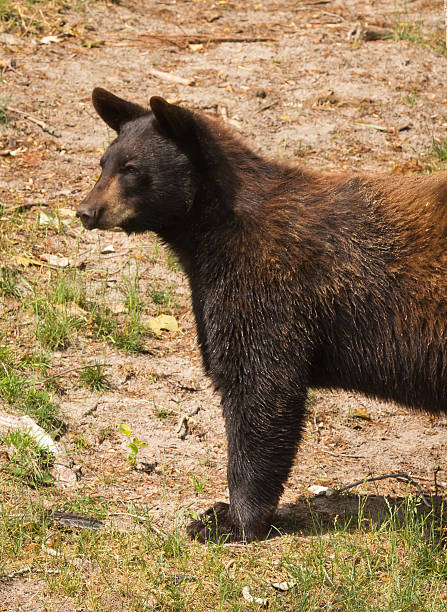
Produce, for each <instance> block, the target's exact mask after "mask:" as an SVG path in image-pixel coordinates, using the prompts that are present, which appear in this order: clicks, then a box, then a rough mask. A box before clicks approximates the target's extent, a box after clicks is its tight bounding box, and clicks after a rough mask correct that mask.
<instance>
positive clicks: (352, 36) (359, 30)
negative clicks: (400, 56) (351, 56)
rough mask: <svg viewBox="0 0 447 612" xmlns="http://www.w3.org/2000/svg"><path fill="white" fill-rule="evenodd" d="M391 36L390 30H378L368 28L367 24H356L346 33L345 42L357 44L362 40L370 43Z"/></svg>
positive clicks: (372, 27)
mask: <svg viewBox="0 0 447 612" xmlns="http://www.w3.org/2000/svg"><path fill="white" fill-rule="evenodd" d="M392 35H393V32H392V30H390V29H388V28H378V27H375V26H370V25H368V24H367V23H360V22H357V23H356V24H355V25H354V26H353V27H352V28H351V29H350V30H349V32H348V34H347V36H346V40H347V41H348V42H359V41H360V40H363V41H365V42H370V41H374V40H386V39H388V38H391V36H392Z"/></svg>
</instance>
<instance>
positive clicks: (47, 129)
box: [6, 105, 59, 138]
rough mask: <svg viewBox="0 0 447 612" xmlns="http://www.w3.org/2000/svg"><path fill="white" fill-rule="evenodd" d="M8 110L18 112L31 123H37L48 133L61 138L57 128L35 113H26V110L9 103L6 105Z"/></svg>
mask: <svg viewBox="0 0 447 612" xmlns="http://www.w3.org/2000/svg"><path fill="white" fill-rule="evenodd" d="M6 110H7V111H10V112H11V113H16V114H17V115H21V116H22V117H24V118H25V119H26V120H27V121H31V123H35V124H36V125H38V126H39V127H40V128H41V129H42V130H43V131H44V132H48V134H51V136H55V137H56V138H59V134H58V133H57V132H56V131H55V130H53V128H50V127H49V126H48V125H47V124H46V123H45V122H44V121H42V120H41V119H38V118H37V117H34V115H30V114H29V113H26V112H25V111H22V110H19V109H18V108H14V107H12V106H9V105H8V106H7V107H6Z"/></svg>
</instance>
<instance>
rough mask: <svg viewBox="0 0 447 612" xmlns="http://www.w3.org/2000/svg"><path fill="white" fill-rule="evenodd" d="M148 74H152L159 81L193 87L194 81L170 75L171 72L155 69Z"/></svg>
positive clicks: (151, 69)
mask: <svg viewBox="0 0 447 612" xmlns="http://www.w3.org/2000/svg"><path fill="white" fill-rule="evenodd" d="M149 74H152V75H153V76H155V77H158V78H159V79H163V80H164V81H170V82H171V83H179V84H180V85H194V84H195V81H194V79H184V78H183V77H180V76H177V75H176V74H172V73H171V72H163V71H162V70H156V69H155V68H150V69H149Z"/></svg>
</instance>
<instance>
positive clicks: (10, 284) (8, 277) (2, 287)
mask: <svg viewBox="0 0 447 612" xmlns="http://www.w3.org/2000/svg"><path fill="white" fill-rule="evenodd" d="M18 284H19V273H18V271H17V270H16V269H11V268H5V267H1V268H0V295H1V296H10V297H20V291H19V287H18Z"/></svg>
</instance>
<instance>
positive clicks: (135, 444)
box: [118, 423, 146, 468]
mask: <svg viewBox="0 0 447 612" xmlns="http://www.w3.org/2000/svg"><path fill="white" fill-rule="evenodd" d="M118 429H119V430H120V432H121V433H123V434H124V435H125V436H127V437H128V439H129V444H128V448H129V450H130V453H129V454H128V455H127V457H126V461H128V462H129V463H130V465H131V467H132V468H136V466H137V458H138V452H139V450H140V448H142V447H143V446H146V442H143V441H142V440H139V439H138V438H137V437H136V436H133V437H132V431H131V429H130V427H129V426H128V425H126V424H125V423H120V424H119V425H118Z"/></svg>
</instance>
